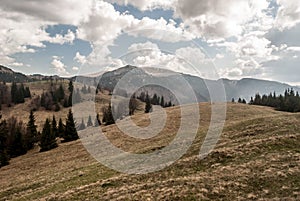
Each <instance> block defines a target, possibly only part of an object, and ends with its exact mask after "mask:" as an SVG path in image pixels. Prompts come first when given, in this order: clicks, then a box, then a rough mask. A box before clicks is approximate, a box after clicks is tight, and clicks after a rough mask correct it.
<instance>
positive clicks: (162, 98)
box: [160, 96, 165, 107]
mask: <svg viewBox="0 0 300 201" xmlns="http://www.w3.org/2000/svg"><path fill="white" fill-rule="evenodd" d="M160 106H161V107H165V100H164V97H163V96H162V97H161V99H160Z"/></svg>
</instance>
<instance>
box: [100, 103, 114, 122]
mask: <svg viewBox="0 0 300 201" xmlns="http://www.w3.org/2000/svg"><path fill="white" fill-rule="evenodd" d="M102 122H105V125H111V124H114V123H115V119H114V117H113V114H112V108H111V104H109V106H108V107H104V108H103V119H102Z"/></svg>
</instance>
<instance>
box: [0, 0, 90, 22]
mask: <svg viewBox="0 0 300 201" xmlns="http://www.w3.org/2000/svg"><path fill="white" fill-rule="evenodd" d="M93 5H94V0H85V1H77V0H63V1H61V0H51V1H48V0H26V2H23V3H22V2H20V1H10V0H1V6H0V7H1V8H2V9H3V10H5V11H11V12H18V13H23V14H24V15H27V16H32V17H34V18H36V19H40V20H42V21H46V22H49V23H50V22H52V23H59V24H73V25H78V24H79V23H81V22H82V21H87V20H88V17H89V14H90V12H91V10H92V7H93Z"/></svg>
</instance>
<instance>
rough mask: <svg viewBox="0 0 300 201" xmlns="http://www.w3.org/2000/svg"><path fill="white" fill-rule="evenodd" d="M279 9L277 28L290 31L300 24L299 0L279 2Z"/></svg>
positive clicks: (276, 20) (276, 21)
mask: <svg viewBox="0 0 300 201" xmlns="http://www.w3.org/2000/svg"><path fill="white" fill-rule="evenodd" d="M277 4H279V9H278V12H277V15H276V19H275V26H276V27H277V28H278V29H280V30H284V29H286V28H287V29H289V28H292V27H294V26H295V25H296V24H298V23H300V1H299V0H277Z"/></svg>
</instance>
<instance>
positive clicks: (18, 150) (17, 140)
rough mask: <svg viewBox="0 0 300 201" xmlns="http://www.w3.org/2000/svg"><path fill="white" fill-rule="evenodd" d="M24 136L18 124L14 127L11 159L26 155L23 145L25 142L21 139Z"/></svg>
mask: <svg viewBox="0 0 300 201" xmlns="http://www.w3.org/2000/svg"><path fill="white" fill-rule="evenodd" d="M23 136H24V134H23V133H22V126H21V124H20V123H19V124H18V125H17V127H16V131H15V133H14V141H13V144H12V147H11V149H12V150H13V152H12V155H11V157H17V156H21V155H24V154H26V153H27V148H26V145H25V140H24V138H23Z"/></svg>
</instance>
